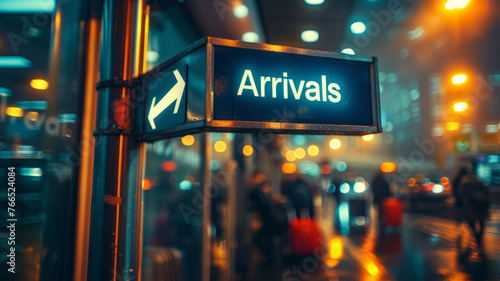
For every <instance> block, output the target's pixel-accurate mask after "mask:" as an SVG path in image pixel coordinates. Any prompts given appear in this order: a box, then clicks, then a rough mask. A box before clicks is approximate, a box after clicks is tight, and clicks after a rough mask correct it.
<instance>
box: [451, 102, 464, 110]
mask: <svg viewBox="0 0 500 281" xmlns="http://www.w3.org/2000/svg"><path fill="white" fill-rule="evenodd" d="M453 109H454V110H455V111H456V112H460V111H464V110H466V109H467V104H466V103H465V102H457V103H455V105H453Z"/></svg>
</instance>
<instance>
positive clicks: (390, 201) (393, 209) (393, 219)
mask: <svg viewBox="0 0 500 281" xmlns="http://www.w3.org/2000/svg"><path fill="white" fill-rule="evenodd" d="M384 218H385V225H387V226H394V227H400V226H401V225H402V224H403V202H402V201H401V200H399V199H397V198H387V199H385V200H384Z"/></svg>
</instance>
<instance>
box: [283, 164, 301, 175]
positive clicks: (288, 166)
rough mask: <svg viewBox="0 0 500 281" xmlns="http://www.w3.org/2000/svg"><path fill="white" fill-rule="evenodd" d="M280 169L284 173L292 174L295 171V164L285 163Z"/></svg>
mask: <svg viewBox="0 0 500 281" xmlns="http://www.w3.org/2000/svg"><path fill="white" fill-rule="evenodd" d="M281 170H282V171H283V173H285V174H294V173H295V172H297V165H295V164H294V163H285V164H283V166H282V167H281Z"/></svg>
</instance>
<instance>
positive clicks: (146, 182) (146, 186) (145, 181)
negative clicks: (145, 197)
mask: <svg viewBox="0 0 500 281" xmlns="http://www.w3.org/2000/svg"><path fill="white" fill-rule="evenodd" d="M142 189H144V190H150V189H151V182H150V181H149V180H148V179H143V180H142Z"/></svg>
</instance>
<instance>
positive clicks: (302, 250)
mask: <svg viewBox="0 0 500 281" xmlns="http://www.w3.org/2000/svg"><path fill="white" fill-rule="evenodd" d="M290 244H291V245H290V246H291V251H292V254H295V255H310V254H314V253H317V254H321V253H322V250H323V247H322V238H321V232H320V230H319V226H318V224H317V222H316V221H315V220H314V219H295V220H293V221H292V222H291V223H290Z"/></svg>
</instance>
